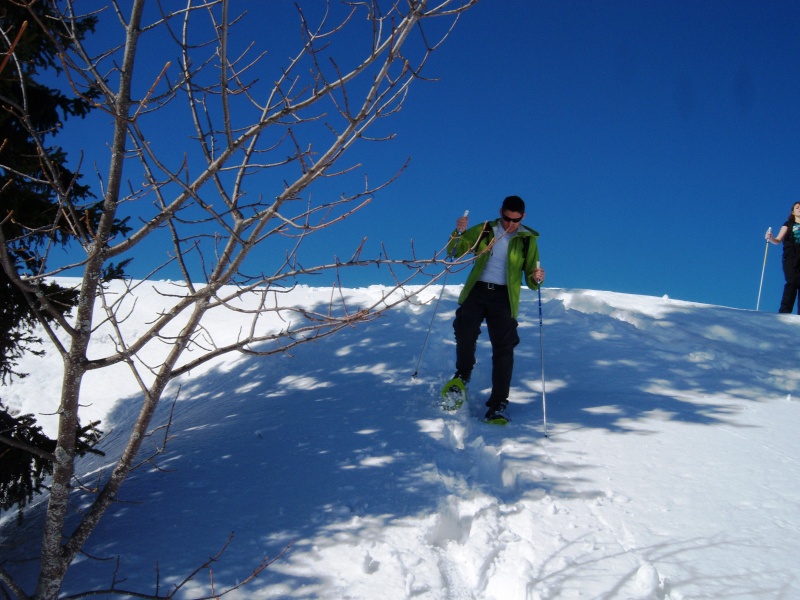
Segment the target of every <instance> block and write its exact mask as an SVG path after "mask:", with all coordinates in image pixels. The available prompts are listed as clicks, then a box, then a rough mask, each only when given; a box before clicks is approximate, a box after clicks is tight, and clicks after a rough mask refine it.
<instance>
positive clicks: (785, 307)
mask: <svg viewBox="0 0 800 600" xmlns="http://www.w3.org/2000/svg"><path fill="white" fill-rule="evenodd" d="M765 237H766V240H767V241H768V242H771V243H773V244H776V245H777V244H780V243H783V276H784V277H785V278H786V285H784V286H783V297H782V298H781V307H780V309H778V312H782V313H790V312H792V310H794V305H795V301H797V314H800V202H795V203H794V204H793V205H792V212H791V213H789V218H788V219H787V220H786V223H784V224H783V227H781V230H780V231H779V232H778V235H776V236H773V235H772V232H771V231H767V235H766V236H765Z"/></svg>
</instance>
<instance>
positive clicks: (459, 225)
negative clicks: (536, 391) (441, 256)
mask: <svg viewBox="0 0 800 600" xmlns="http://www.w3.org/2000/svg"><path fill="white" fill-rule="evenodd" d="M524 218H525V202H523V200H522V198H520V197H519V196H508V197H507V198H506V199H505V200H503V205H502V207H501V208H500V218H499V219H496V220H494V221H490V222H486V223H482V224H480V225H475V226H474V227H471V228H469V229H467V225H468V220H467V217H466V216H463V217H461V218H460V219H458V221H456V231H455V232H454V233H453V235H452V239H451V241H450V244H449V245H448V250H450V251H451V252H454V255H455V256H456V257H460V256H463V255H464V254H466V253H468V252H472V253H474V254H475V257H476V258H475V264H474V266H473V267H472V271H471V272H470V274H469V276H468V277H467V282H466V284H465V285H464V289H463V291H462V292H461V296H460V297H459V299H458V303H459V305H460V306H459V308H458V309H457V310H456V318H455V321H453V330H454V331H455V336H456V374H455V378H457V379H460V380H461V382H460V383H462V385H460V386H458V387H460V388H461V389H464V386H465V385H466V383H468V382H469V379H470V376H471V375H472V368H473V367H474V366H475V348H476V345H477V342H478V336H479V335H480V333H481V324H482V323H483V321H484V320H485V321H486V326H487V329H488V331H489V340H490V341H491V343H492V394H491V396H489V400H487V402H486V406H487V407H489V410H488V411H487V412H486V416H485V419H486V421H488V422H491V423H506V422H508V421H509V420H510V419H509V417H508V414H507V413H506V407H507V406H508V393H509V390H510V388H511V375H512V372H513V369H514V348H515V347H516V345H517V344H519V336H518V335H517V313H518V312H519V295H520V288H521V287H522V276H523V274H524V275H525V283H526V284H527V286H528V287H529V288H531V289H533V290H535V289H538V288H539V286H540V285H541V283H542V282H543V281H544V276H545V273H544V270H542V269H541V268H540V267H539V247H538V245H537V243H536V239H537V238H538V237H539V234H538V233H537V232H535V231H534V230H533V229H530V228H529V227H526V226H524V225H522V224H521V222H522V219H524ZM455 378H454V379H455Z"/></svg>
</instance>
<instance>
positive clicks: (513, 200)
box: [501, 196, 525, 214]
mask: <svg viewBox="0 0 800 600" xmlns="http://www.w3.org/2000/svg"><path fill="white" fill-rule="evenodd" d="M501 210H510V211H511V212H518V213H520V214H525V202H524V201H523V200H522V198H520V197H519V196H506V199H505V200H503V206H502V209H501Z"/></svg>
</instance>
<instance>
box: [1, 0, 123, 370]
mask: <svg viewBox="0 0 800 600" xmlns="http://www.w3.org/2000/svg"><path fill="white" fill-rule="evenodd" d="M25 4H28V6H23V5H22V3H18V2H14V1H9V2H5V3H3V4H2V5H0V28H2V30H3V31H5V32H8V33H7V35H9V36H10V39H12V40H14V39H15V38H16V39H17V43H16V46H15V48H14V58H15V60H9V61H8V62H6V63H5V66H4V68H3V70H2V72H0V227H2V232H3V236H4V238H5V240H6V249H7V251H8V253H9V258H10V260H11V261H12V262H13V267H14V268H15V269H16V270H17V272H18V273H19V274H20V275H28V276H31V275H36V274H37V273H39V272H40V270H41V267H42V264H43V260H44V255H45V254H46V253H47V252H48V251H50V250H51V249H52V248H53V247H57V246H65V245H66V244H68V243H69V242H71V241H75V240H76V239H79V240H80V238H81V237H82V235H81V233H80V228H79V227H77V226H76V224H80V225H81V227H83V228H85V229H86V230H89V231H91V230H92V226H93V224H94V223H95V222H96V220H97V215H98V214H99V210H98V209H99V203H98V202H97V201H96V200H95V198H94V196H93V194H92V192H91V190H90V188H89V187H88V186H86V185H82V184H81V183H80V181H81V177H82V176H81V175H80V174H79V173H75V172H73V171H72V170H71V169H70V168H69V166H68V164H67V154H66V152H64V150H63V149H62V148H61V147H60V146H58V145H55V144H52V138H53V137H54V136H56V135H57V134H58V132H59V131H60V130H61V128H62V127H63V124H64V122H65V121H66V120H67V119H68V118H70V117H77V118H83V117H85V116H86V115H87V114H88V112H89V111H90V109H91V108H92V99H93V98H96V97H97V92H96V90H91V89H88V90H82V91H81V93H80V95H74V96H68V95H66V94H65V93H63V92H62V91H61V90H58V89H55V88H52V87H49V86H48V85H45V84H44V83H41V81H42V80H48V79H49V80H54V79H57V76H58V74H59V73H60V72H61V66H60V63H59V60H58V56H59V51H60V50H63V49H64V48H66V47H69V46H70V45H71V44H73V43H74V42H72V41H71V38H68V37H66V36H64V35H62V34H61V33H59V32H58V31H57V30H56V31H47V30H45V29H43V26H42V25H43V24H44V23H47V22H48V20H49V19H48V17H49V16H50V2H35V3H25ZM96 24H97V19H96V17H86V18H83V19H80V20H78V21H77V22H76V23H75V27H76V31H77V32H78V35H77V36H76V37H77V39H78V40H82V39H83V38H84V36H85V35H86V34H88V33H89V32H92V31H94V27H95V25H96ZM31 130H33V131H35V132H36V136H35V137H34V135H33V134H32V133H31ZM44 155H46V156H47V157H48V160H47V161H45V160H43V156H44ZM50 182H56V185H52V184H51V183H50ZM57 190H63V191H64V192H63V194H59V192H58V191H57ZM59 195H62V197H59ZM63 196H66V198H65V197H63ZM67 210H68V211H69V212H70V214H66V212H65V211H67ZM20 223H24V224H25V226H24V227H22V226H20V225H19V224H20ZM117 225H118V227H117V231H116V232H117V233H123V234H124V233H125V232H127V230H128V228H127V227H126V225H125V223H124V222H118V224H117ZM81 241H84V242H85V241H86V240H81ZM123 266H124V265H117V266H116V267H114V268H113V269H111V270H110V271H109V275H120V274H121V272H122V271H121V268H122V267H123ZM39 291H40V292H41V293H43V294H45V295H46V296H47V297H48V299H49V300H50V301H51V302H52V303H53V304H55V305H56V306H59V307H61V308H62V309H63V311H64V312H67V311H69V309H70V308H71V307H72V306H74V305H75V302H76V300H77V292H76V291H74V290H68V289H65V288H63V287H60V286H58V285H55V284H52V283H50V284H42V285H41V286H40V290H39ZM36 304H37V303H36V301H35V300H33V299H32V298H28V297H26V294H24V293H23V292H21V291H20V290H19V289H18V288H17V287H15V286H14V285H13V283H12V282H11V280H10V279H9V277H8V274H7V273H6V272H5V270H3V269H0V380H2V382H4V383H5V382H6V381H7V380H8V379H9V378H10V377H11V376H18V377H19V376H23V374H21V373H18V372H16V371H15V370H14V368H15V366H16V364H17V360H18V359H19V357H20V356H21V355H22V354H23V353H24V352H26V351H33V352H37V350H36V349H35V346H36V345H37V343H38V342H39V341H40V340H38V338H37V337H36V336H35V335H34V334H33V326H34V324H35V320H36V316H35V314H36V312H35V311H36Z"/></svg>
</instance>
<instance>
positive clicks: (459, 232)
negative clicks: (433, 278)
mask: <svg viewBox="0 0 800 600" xmlns="http://www.w3.org/2000/svg"><path fill="white" fill-rule="evenodd" d="M468 215H469V211H468V210H465V211H464V216H465V217H466V216H468ZM462 233H464V232H463V231H457V232H456V243H455V245H454V246H453V249H452V250H451V251H450V254H448V255H447V258H446V260H451V259H452V258H453V257H454V256H455V255H456V250H457V249H458V238H460V237H461V234H462ZM449 274H450V269H448V268H447V267H445V269H444V279H442V289H441V291H440V292H439V297H438V298H437V299H436V304H435V305H434V307H433V315H431V323H430V325H428V333H426V334H425V341H424V342H423V344H422V351H421V352H420V353H419V360H417V368H416V369H414V374H413V375H412V376H411V379H416V378H417V373H419V365H420V363H422V357H423V356H425V349H426V348H427V347H428V338H429V337H430V336H431V329H432V328H433V321H434V319H435V318H436V313H437V312H438V310H439V302H441V301H442V295H443V294H444V288H445V286H446V285H447V276H448V275H449Z"/></svg>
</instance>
